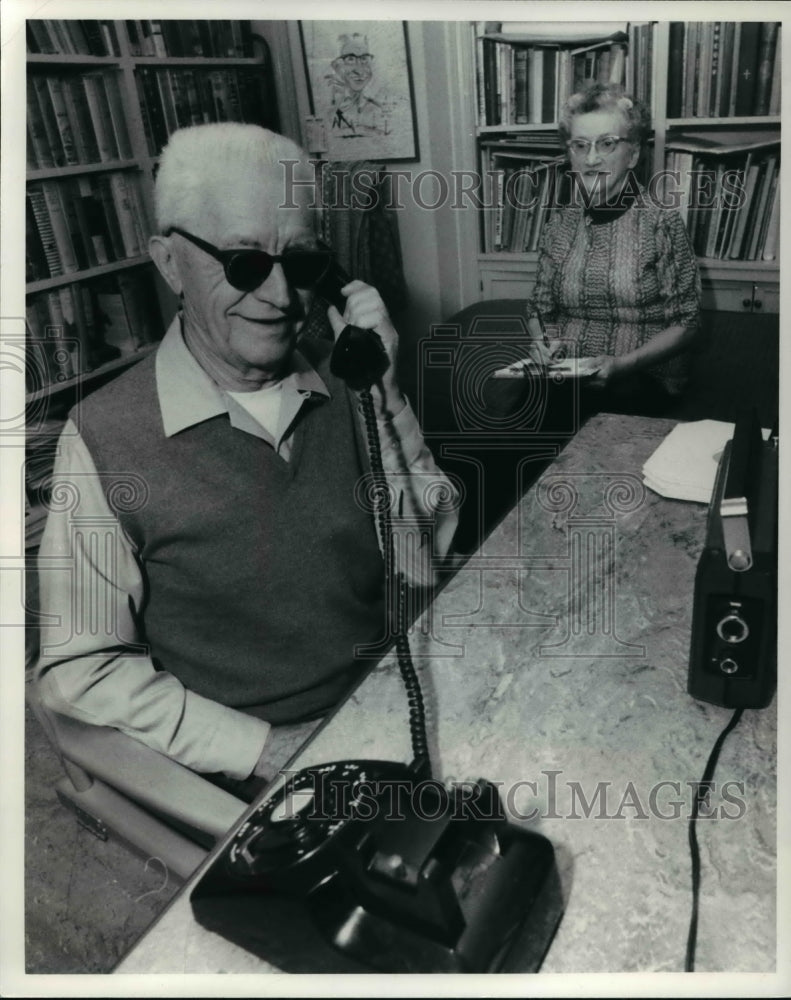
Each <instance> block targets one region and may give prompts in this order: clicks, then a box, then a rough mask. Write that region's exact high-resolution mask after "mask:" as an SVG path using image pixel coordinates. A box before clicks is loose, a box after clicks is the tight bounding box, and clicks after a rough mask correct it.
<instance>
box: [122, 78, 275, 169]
mask: <svg viewBox="0 0 791 1000" xmlns="http://www.w3.org/2000/svg"><path fill="white" fill-rule="evenodd" d="M135 80H136V84H137V91H138V98H139V101H140V111H141V115H142V118H143V131H144V132H145V137H146V142H147V144H148V152H149V154H150V155H151V156H156V155H157V154H158V153H159V152H160V150H161V149H162V147H163V146H164V145H165V144H166V142H167V140H168V137H169V136H170V134H171V133H172V132H175V130H176V129H178V128H184V127H185V126H189V125H202V124H206V123H208V122H226V121H233V122H247V123H250V124H254V125H264V126H267V127H273V126H275V124H276V106H275V102H274V100H273V97H272V95H271V94H269V93H268V88H267V83H266V77H265V75H264V74H263V73H262V72H261V71H260V69H257V68H251V69H247V68H244V67H237V68H232V69H194V70H183V69H179V70H172V69H154V68H148V67H144V68H138V70H137V72H136V73H135Z"/></svg>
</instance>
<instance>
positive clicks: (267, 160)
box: [154, 122, 315, 233]
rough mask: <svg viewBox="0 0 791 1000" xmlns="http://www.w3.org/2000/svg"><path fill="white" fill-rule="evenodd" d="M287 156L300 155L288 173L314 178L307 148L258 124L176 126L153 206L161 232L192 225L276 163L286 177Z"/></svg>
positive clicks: (165, 152) (162, 161) (162, 163)
mask: <svg viewBox="0 0 791 1000" xmlns="http://www.w3.org/2000/svg"><path fill="white" fill-rule="evenodd" d="M283 161H290V162H292V163H293V161H297V163H296V164H295V165H294V166H293V167H289V168H288V170H290V171H292V173H291V174H290V176H292V177H294V178H296V179H299V180H301V181H303V182H304V181H305V180H310V181H313V180H314V177H315V173H314V170H313V167H312V166H311V165H310V162H309V158H308V154H307V153H306V152H305V150H304V149H302V147H301V146H298V145H297V143H295V142H293V141H292V140H291V139H289V138H287V137H286V136H284V135H279V134H278V133H277V132H271V131H270V130H269V129H266V128H262V127H261V126H260V125H243V124H241V123H239V122H219V123H216V124H210V125H195V126H193V127H191V128H183V129H179V130H177V131H176V132H174V133H173V134H172V135H171V136H170V139H169V141H168V144H167V146H166V147H165V148H164V150H163V151H162V156H161V157H160V161H159V170H158V171H157V177H156V190H155V199H154V202H155V210H156V219H157V225H158V227H159V231H160V232H163V233H164V232H167V230H168V229H170V228H171V227H173V226H178V227H180V228H183V229H189V227H190V225H192V224H193V223H194V222H195V220H197V219H201V218H206V217H207V213H208V214H209V215H211V214H212V212H213V211H214V212H218V213H220V214H221V211H222V205H223V204H226V205H227V204H228V202H229V201H232V200H233V198H234V193H235V192H236V191H240V190H243V189H249V188H250V187H254V186H255V184H256V178H258V177H261V176H262V175H264V174H267V175H269V176H270V177H271V171H272V169H273V168H276V169H277V171H278V178H281V177H282V178H284V179H285V177H286V168H284V167H282V166H281V165H280V164H281V163H282V162H283Z"/></svg>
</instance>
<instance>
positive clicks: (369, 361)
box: [315, 261, 390, 389]
mask: <svg viewBox="0 0 791 1000" xmlns="http://www.w3.org/2000/svg"><path fill="white" fill-rule="evenodd" d="M351 280H352V279H351V278H350V277H349V276H348V275H347V274H346V272H345V271H344V270H343V268H342V267H341V266H340V264H338V263H337V261H333V263H332V264H331V265H330V267H329V268H328V269H327V273H326V274H325V275H324V277H323V278H322V279H321V280H320V281H319V282H318V284H317V285H316V288H315V290H316V292H317V293H318V294H319V295H320V296H321V297H322V298H323V299H325V300H326V301H327V302H329V303H330V304H331V305H333V306H335V308H336V309H337V310H338V312H339V313H341V315H343V310H344V309H345V308H346V299H345V297H344V295H343V294H342V292H341V289H342V288H343V287H344V285H348V284H349V282H350V281H351ZM389 364H390V359H389V358H388V356H387V352H386V351H385V349H384V345H383V344H382V340H381V338H380V337H379V335H378V334H377V333H375V332H374V331H373V330H364V329H362V328H361V327H359V326H352V325H351V324H348V325H347V326H346V327H344V329H343V330H342V331H341V333H340V335H339V336H338V339H337V340H336V342H335V347H334V348H333V352H332V357H331V358H330V371H331V372H332V374H333V375H336V376H337V377H338V378H341V379H343V381H344V382H346V384H347V385H348V386H349V387H350V388H351V389H369V388H370V387H371V386H372V385H373V384H374V383H375V382H377V381H378V380H379V379H380V378H381V377H382V375H384V373H385V372H386V371H387V368H388V365H389Z"/></svg>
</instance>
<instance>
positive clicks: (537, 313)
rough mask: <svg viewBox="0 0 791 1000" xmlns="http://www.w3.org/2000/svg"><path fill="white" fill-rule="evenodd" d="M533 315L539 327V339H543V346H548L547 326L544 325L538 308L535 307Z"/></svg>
mask: <svg viewBox="0 0 791 1000" xmlns="http://www.w3.org/2000/svg"><path fill="white" fill-rule="evenodd" d="M535 316H536V319H537V320H538V325H539V327H540V328H541V339H542V340H543V341H544V347H549V338H548V337H547V328H546V327H545V326H544V317H543V316H542V315H541V313H540V312H539V311H538V309H536V312H535Z"/></svg>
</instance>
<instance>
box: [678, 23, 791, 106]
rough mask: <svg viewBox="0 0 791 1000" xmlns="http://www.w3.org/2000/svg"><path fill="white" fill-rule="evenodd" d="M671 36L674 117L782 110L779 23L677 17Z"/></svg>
mask: <svg viewBox="0 0 791 1000" xmlns="http://www.w3.org/2000/svg"><path fill="white" fill-rule="evenodd" d="M669 35H670V37H669V54H668V73H667V115H668V118H725V117H729V116H730V117H733V116H736V117H739V116H750V115H779V114H780V63H781V58H780V56H781V45H780V36H781V25H780V24H779V22H776V21H767V22H762V21H744V22H731V21H709V22H694V21H691V22H686V23H684V22H677V21H676V22H673V23H671V25H670V32H669Z"/></svg>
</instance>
